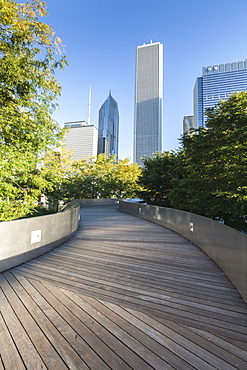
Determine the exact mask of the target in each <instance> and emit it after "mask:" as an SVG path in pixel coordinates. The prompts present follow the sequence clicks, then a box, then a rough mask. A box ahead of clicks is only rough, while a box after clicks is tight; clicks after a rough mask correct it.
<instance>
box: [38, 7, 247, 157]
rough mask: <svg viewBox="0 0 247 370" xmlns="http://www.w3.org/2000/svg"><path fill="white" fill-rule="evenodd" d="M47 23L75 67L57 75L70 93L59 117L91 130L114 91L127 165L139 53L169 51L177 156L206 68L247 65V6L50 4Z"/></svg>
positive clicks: (169, 134)
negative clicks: (157, 45)
mask: <svg viewBox="0 0 247 370" xmlns="http://www.w3.org/2000/svg"><path fill="white" fill-rule="evenodd" d="M47 2H48V12H49V16H48V17H46V18H45V19H44V21H45V22H46V23H48V24H51V25H52V26H53V28H54V30H55V31H56V33H57V35H58V36H59V37H61V38H62V40H63V42H64V45H65V53H66V55H67V57H68V61H69V67H66V69H65V70H64V71H63V72H59V73H57V78H58V79H59V81H60V83H61V85H62V87H63V92H62V96H61V97H60V98H59V100H58V103H59V105H60V109H58V110H57V111H56V112H55V114H54V117H55V119H56V120H57V121H58V122H59V123H60V124H61V125H63V123H64V122H66V121H77V120H87V114H88V92H89V87H90V86H91V87H92V104H91V123H92V124H95V126H97V121H98V111H99V108H100V106H101V105H102V103H103V102H104V100H105V99H106V98H107V96H108V92H109V89H111V92H112V96H113V97H114V98H115V99H116V100H117V102H118V105H119V111H120V145H119V157H120V158H126V157H130V158H132V151H133V143H132V141H133V121H134V84H135V81H134V77H135V51H136V47H137V46H139V45H142V44H143V43H149V41H150V40H153V42H158V41H159V42H161V43H162V44H164V127H163V150H171V149H176V148H178V146H179V142H178V138H179V137H181V134H182V120H183V116H184V115H190V114H192V113H193V112H192V91H193V87H194V83H195V80H196V78H197V77H198V76H200V75H201V73H202V67H204V66H208V65H213V64H220V63H227V62H233V61H239V60H245V59H246V58H247V50H246V44H247V23H246V19H247V1H246V0H235V1H234V2H233V1H232V0H231V1H230V0H218V1H215V0H207V1H200V0H187V1H184V0H177V1H176V0H174V1H171V0H169V1H167V0H153V1H150V0H149V1H147V0H124V1H123V0H87V1H85V0H70V1H68V2H62V1H61V0H48V1H47Z"/></svg>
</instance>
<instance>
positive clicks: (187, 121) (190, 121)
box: [183, 116, 195, 134]
mask: <svg viewBox="0 0 247 370" xmlns="http://www.w3.org/2000/svg"><path fill="white" fill-rule="evenodd" d="M194 128H195V125H194V116H184V119H183V133H184V134H189V132H190V130H192V129H194Z"/></svg>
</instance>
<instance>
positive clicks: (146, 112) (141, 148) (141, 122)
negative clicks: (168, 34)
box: [133, 42, 163, 165]
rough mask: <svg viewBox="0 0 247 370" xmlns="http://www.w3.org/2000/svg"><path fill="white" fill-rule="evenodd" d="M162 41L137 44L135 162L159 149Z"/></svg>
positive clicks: (160, 132)
mask: <svg viewBox="0 0 247 370" xmlns="http://www.w3.org/2000/svg"><path fill="white" fill-rule="evenodd" d="M162 126H163V45H162V44H161V43H159V42H156V43H150V44H144V45H142V46H138V48H137V51H136V71H135V118H134V145H133V146H134V148H133V149H134V153H133V154H134V157H133V159H134V162H137V163H138V164H140V165H141V164H142V160H141V158H142V157H145V156H146V157H151V155H152V154H153V153H156V152H159V151H162Z"/></svg>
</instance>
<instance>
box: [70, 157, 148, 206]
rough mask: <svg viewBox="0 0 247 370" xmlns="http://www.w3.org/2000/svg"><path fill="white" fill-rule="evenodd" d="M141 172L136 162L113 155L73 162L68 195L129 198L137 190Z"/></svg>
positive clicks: (75, 196)
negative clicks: (118, 158)
mask: <svg viewBox="0 0 247 370" xmlns="http://www.w3.org/2000/svg"><path fill="white" fill-rule="evenodd" d="M140 171H141V168H140V167H139V166H138V165H137V164H136V163H133V164H130V163H129V160H128V159H123V160H117V159H116V156H114V155H113V156H110V157H109V158H108V157H107V156H105V155H104V154H99V155H98V156H97V158H87V159H83V160H80V161H75V162H74V163H73V164H72V170H71V173H70V175H69V181H68V183H67V194H68V198H70V199H72V198H132V197H134V196H136V191H137V190H138V189H140V187H139V185H138V184H137V180H138V177H139V174H140Z"/></svg>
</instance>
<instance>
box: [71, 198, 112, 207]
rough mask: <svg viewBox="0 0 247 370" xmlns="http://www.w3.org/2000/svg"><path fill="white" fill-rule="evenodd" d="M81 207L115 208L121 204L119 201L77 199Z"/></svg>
mask: <svg viewBox="0 0 247 370" xmlns="http://www.w3.org/2000/svg"><path fill="white" fill-rule="evenodd" d="M77 200H78V201H79V202H80V205H81V207H97V206H113V205H115V204H118V203H119V200H118V199H77Z"/></svg>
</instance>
